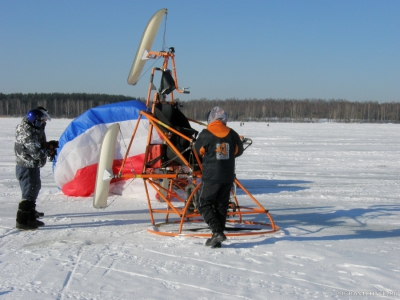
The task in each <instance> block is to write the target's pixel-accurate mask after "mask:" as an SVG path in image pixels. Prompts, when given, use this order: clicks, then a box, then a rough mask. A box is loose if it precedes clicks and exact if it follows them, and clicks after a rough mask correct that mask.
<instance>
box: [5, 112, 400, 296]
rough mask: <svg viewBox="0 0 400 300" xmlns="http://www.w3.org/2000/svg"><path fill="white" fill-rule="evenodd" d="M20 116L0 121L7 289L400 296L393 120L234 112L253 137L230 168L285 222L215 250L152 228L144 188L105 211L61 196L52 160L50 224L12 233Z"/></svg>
mask: <svg viewBox="0 0 400 300" xmlns="http://www.w3.org/2000/svg"><path fill="white" fill-rule="evenodd" d="M18 122H20V119H14V118H1V119H0V150H1V151H0V170H1V173H0V187H1V189H0V204H1V210H0V222H1V223H0V298H1V299H41V300H44V299H380V298H382V299H400V255H399V252H400V130H399V128H400V127H399V126H400V125H394V124H335V123H319V124H283V123H271V124H269V126H268V124H266V123H246V124H245V125H244V126H239V123H230V124H229V125H230V126H232V127H233V128H234V129H235V130H237V131H238V132H239V133H240V134H242V135H244V136H246V137H249V138H252V139H253V145H252V146H251V147H250V148H249V149H247V150H246V151H245V153H244V155H243V156H242V157H240V158H239V159H238V161H237V177H238V178H239V180H241V182H242V183H243V184H244V186H245V187H247V188H248V189H249V191H250V192H252V193H253V195H254V196H255V197H256V198H257V200H258V201H260V202H261V203H262V204H263V205H264V206H265V207H266V208H267V209H269V210H270V212H271V215H272V216H273V218H274V220H275V222H276V223H277V225H279V226H280V228H281V230H280V231H279V232H277V233H275V234H272V235H266V236H261V237H246V238H244V237H242V238H229V239H228V240H227V241H226V242H225V243H224V244H223V248H221V249H210V248H208V247H205V246H204V245H203V244H204V241H205V240H204V239H200V238H186V237H175V238H172V237H161V236H157V235H153V234H150V233H148V232H147V228H148V227H149V226H150V219H149V215H148V211H147V204H146V202H145V200H144V198H143V197H142V196H141V195H140V193H138V194H137V195H130V196H125V195H123V196H120V197H118V198H115V197H114V198H115V200H114V198H113V197H110V200H111V201H112V200H114V201H113V202H112V203H111V201H110V202H109V203H110V204H111V205H110V206H109V207H108V208H107V209H105V210H96V209H94V208H93V207H92V199H91V198H71V197H66V196H64V195H63V194H62V193H60V191H59V190H58V188H57V187H56V186H55V184H54V180H53V178H52V174H51V166H50V164H48V165H47V166H46V167H45V168H44V169H43V170H42V181H43V187H42V191H41V193H40V195H39V199H38V208H39V210H40V211H43V212H44V213H45V217H44V218H43V221H44V222H45V223H46V226H45V227H43V228H40V229H39V230H37V231H31V232H29V231H28V232H20V231H17V230H16V229H15V228H14V226H15V215H16V209H17V205H18V201H19V200H20V190H19V186H18V182H17V181H16V179H15V175H14V172H15V163H14V155H13V140H14V129H15V126H16V125H17V123H18ZM69 122H70V120H62V119H53V120H52V121H51V122H49V124H48V126H47V136H48V139H49V140H50V139H58V138H59V136H60V135H61V133H62V132H63V131H64V129H65V128H66V126H67V125H68V123H69ZM240 197H244V196H240V195H239V201H240ZM155 205H158V204H157V203H155Z"/></svg>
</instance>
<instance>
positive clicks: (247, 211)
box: [114, 52, 279, 237]
mask: <svg viewBox="0 0 400 300" xmlns="http://www.w3.org/2000/svg"><path fill="white" fill-rule="evenodd" d="M157 57H163V58H164V62H163V69H167V68H168V61H169V59H171V62H172V71H173V77H174V80H175V88H176V90H177V92H179V93H183V92H184V91H183V90H181V89H179V87H178V80H177V76H176V67H175V59H174V58H175V55H174V53H172V52H149V54H148V58H157ZM155 70H160V69H158V68H153V69H152V74H151V82H150V84H149V88H148V94H147V100H146V106H147V108H148V110H150V99H151V93H152V92H151V91H152V86H153V83H152V80H153V78H154V71H155ZM171 100H173V94H172V93H171ZM157 103H158V102H157V100H155V101H153V104H152V105H153V106H152V109H151V111H152V112H154V107H155V105H156V104H157ZM142 117H145V118H147V120H148V121H149V124H150V125H149V130H148V137H147V146H146V151H145V162H147V161H148V156H149V146H148V145H149V144H150V142H151V140H152V134H153V128H154V129H155V130H156V131H157V133H158V134H159V135H160V137H161V138H162V139H163V140H164V141H165V143H166V144H167V145H168V147H170V148H171V149H172V150H173V151H174V153H175V154H176V156H177V157H179V159H180V160H181V161H182V162H183V163H184V165H185V166H186V167H188V168H189V170H191V171H190V172H189V173H179V172H174V173H168V174H156V173H154V172H153V170H152V169H151V168H147V167H146V164H144V166H143V170H142V172H141V173H140V174H135V173H129V174H123V173H122V170H123V168H124V165H125V162H126V159H127V157H128V153H129V150H130V148H131V145H132V143H133V141H134V138H135V135H136V132H137V128H138V124H139V122H140V121H141V119H142ZM189 121H191V122H195V123H197V124H201V125H204V126H206V124H204V123H202V122H199V121H196V120H192V119H189ZM160 126H161V127H164V128H165V129H167V130H168V131H169V132H171V133H173V134H176V135H178V136H179V137H181V138H183V139H186V140H187V141H189V142H190V146H191V147H193V143H194V139H191V138H189V137H187V136H185V135H183V134H182V133H180V132H179V131H177V130H175V129H174V128H172V127H171V126H168V125H167V124H164V123H163V122H161V121H160V120H158V119H157V118H155V117H154V115H153V113H150V112H148V111H147V112H146V111H140V114H139V117H138V120H137V124H136V126H135V129H134V131H133V133H132V137H131V140H130V143H129V146H128V151H127V153H126V155H125V157H124V159H123V162H122V165H121V168H120V170H119V172H118V174H116V175H115V176H114V177H117V178H142V179H143V183H144V187H145V191H146V198H147V203H148V208H149V213H150V220H151V224H152V225H153V229H151V228H149V229H148V231H149V232H150V233H153V234H157V235H163V236H178V235H181V236H182V235H183V236H190V237H210V236H211V233H198V232H195V233H186V232H184V231H183V230H184V225H185V223H200V222H203V220H202V218H201V215H200V214H199V212H198V211H196V210H195V211H191V210H189V206H190V204H191V202H192V201H193V199H194V196H195V194H196V192H197V191H198V190H199V188H200V186H201V183H200V184H197V180H196V179H200V178H201V173H202V165H201V160H200V158H199V156H198V155H197V153H196V151H193V148H192V149H191V150H190V151H193V154H194V157H195V161H196V163H197V165H198V166H199V169H200V171H195V170H194V168H193V166H191V165H190V163H189V162H188V161H187V160H186V159H185V157H184V156H183V155H182V154H181V153H180V152H179V151H178V150H177V148H176V147H175V146H174V145H173V144H172V143H171V142H170V140H169V138H168V136H167V134H166V133H165V132H164V131H163V130H161V128H160ZM160 179H162V180H164V179H169V180H172V182H173V183H174V184H175V185H178V181H180V180H187V181H188V182H190V183H196V184H195V188H194V189H193V190H192V192H191V193H190V195H189V197H188V198H187V199H182V198H181V197H180V196H179V195H178V194H177V193H175V192H174V191H173V184H170V185H169V188H168V190H166V189H165V188H164V187H162V186H161V185H160V183H159V180H160ZM235 183H236V185H237V186H238V187H239V188H240V189H242V190H243V191H244V193H245V194H246V195H247V196H249V198H250V199H251V200H252V201H253V202H254V203H255V205H256V208H251V207H245V206H240V205H239V201H238V199H237V197H236V195H233V197H232V198H233V201H234V204H235V206H236V209H237V210H236V211H228V213H227V216H228V218H227V223H228V224H229V223H239V224H242V225H253V226H254V225H256V226H259V227H260V230H259V231H256V232H255V231H244V232H233V233H232V232H226V235H227V236H247V235H264V234H270V233H274V232H276V231H278V230H279V227H278V226H277V225H275V223H274V220H273V218H272V216H271V215H270V214H269V212H268V210H266V209H265V208H264V207H263V206H262V205H261V204H260V203H259V202H258V201H257V200H256V199H255V198H254V197H253V195H251V194H250V192H249V191H248V190H247V189H246V188H245V187H244V186H243V185H242V184H241V183H240V182H239V180H238V179H235ZM149 186H150V187H151V188H152V189H154V190H155V192H156V193H157V195H158V196H159V197H160V199H161V200H163V201H164V202H165V203H166V208H165V209H154V208H153V207H152V204H151V199H150V195H149V189H148V187H149ZM163 192H164V193H165V195H164V194H163ZM171 195H174V198H175V199H176V200H178V202H179V203H185V204H184V206H183V207H182V206H180V207H178V205H176V204H174V203H173V201H172V197H171ZM154 214H164V215H165V222H161V223H156V221H155V217H154ZM255 214H265V215H266V217H267V219H268V220H269V223H263V222H252V221H246V220H244V219H243V216H245V215H255ZM170 215H174V216H176V217H177V219H176V220H172V221H171V220H169V216H170ZM230 217H232V218H233V219H230ZM234 218H236V219H234ZM165 224H176V225H177V226H178V228H177V230H176V231H161V230H160V228H162V226H163V225H165Z"/></svg>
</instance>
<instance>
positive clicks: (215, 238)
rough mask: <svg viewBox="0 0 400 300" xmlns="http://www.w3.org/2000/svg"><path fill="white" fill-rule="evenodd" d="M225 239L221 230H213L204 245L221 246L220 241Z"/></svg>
mask: <svg viewBox="0 0 400 300" xmlns="http://www.w3.org/2000/svg"><path fill="white" fill-rule="evenodd" d="M225 240H226V236H225V234H224V233H223V232H214V233H213V235H212V237H211V238H210V239H207V241H206V244H205V245H206V246H207V247H211V248H221V243H222V242H223V241H225Z"/></svg>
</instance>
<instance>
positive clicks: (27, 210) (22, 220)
mask: <svg viewBox="0 0 400 300" xmlns="http://www.w3.org/2000/svg"><path fill="white" fill-rule="evenodd" d="M33 219H34V220H33ZM15 227H16V228H17V229H19V230H35V229H37V228H38V226H37V225H36V218H35V215H34V213H32V204H31V201H28V200H22V201H21V202H20V203H19V205H18V211H17V217H16V225H15Z"/></svg>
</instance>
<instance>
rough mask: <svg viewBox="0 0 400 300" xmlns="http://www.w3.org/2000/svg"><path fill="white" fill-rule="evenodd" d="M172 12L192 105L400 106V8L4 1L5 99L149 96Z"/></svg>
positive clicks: (0, 3) (319, 1) (0, 39)
mask: <svg viewBox="0 0 400 300" xmlns="http://www.w3.org/2000/svg"><path fill="white" fill-rule="evenodd" d="M164 7H166V8H168V16H167V27H166V38H165V40H166V45H167V47H170V46H173V47H175V50H176V66H177V72H178V82H179V85H180V86H182V87H190V91H191V92H190V94H185V95H177V94H176V95H175V97H179V98H180V99H181V100H190V99H200V98H207V99H228V98H236V99H252V98H257V99H265V98H281V99H282V98H286V99H305V98H321V99H346V100H349V101H378V102H392V101H395V102H399V101H400V17H399V16H400V1H399V0H376V1H374V0H332V1H331V0H315V1H314V0H305V1H300V0H282V1H269V0H247V1H244V0H240V1H239V0H231V1H228V0H224V1H218V0H204V1H194V0H193V1H188V0H171V1H159V0H151V1H149V0H145V1H135V0H129V1H128V0H127V1H123V0H119V1H118V0H116V1H104V0H57V1H56V0H35V1H28V0H0V43H1V46H0V92H1V93H5V94H8V93H17V92H21V93H35V92H37V93H52V92H60V93H73V92H76V93H101V94H103V93H105V94H121V95H127V96H133V97H145V96H146V94H147V87H148V82H149V75H150V72H147V73H144V74H142V76H143V77H142V78H141V80H140V81H139V83H138V84H137V85H135V86H131V85H128V83H127V77H128V74H129V71H130V68H131V65H132V62H133V58H134V56H135V53H136V49H137V47H138V44H139V42H140V39H141V36H142V33H143V30H144V28H145V26H146V24H147V22H148V20H149V19H150V17H151V16H152V15H153V14H154V13H155V12H156V11H157V10H159V9H161V8H164ZM163 32H164V23H162V25H161V27H160V30H159V34H158V36H157V38H156V40H155V42H154V44H153V49H152V50H154V51H158V50H161V48H162V35H163ZM151 65H152V62H147V63H146V65H145V68H144V70H147V69H148V68H150V67H151ZM156 66H160V65H156ZM156 84H157V85H158V81H156Z"/></svg>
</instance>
